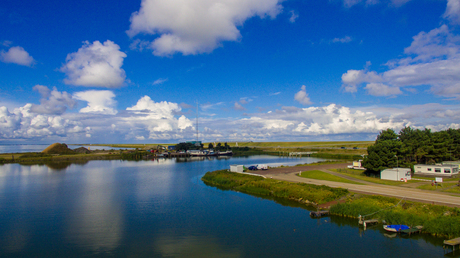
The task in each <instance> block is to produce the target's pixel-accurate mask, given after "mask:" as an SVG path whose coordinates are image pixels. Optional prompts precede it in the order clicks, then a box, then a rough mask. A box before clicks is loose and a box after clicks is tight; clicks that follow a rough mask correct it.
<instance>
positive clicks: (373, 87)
mask: <svg viewBox="0 0 460 258" xmlns="http://www.w3.org/2000/svg"><path fill="white" fill-rule="evenodd" d="M365 89H366V90H367V92H368V93H369V95H372V96H392V95H399V94H402V91H401V90H400V89H399V87H390V86H388V85H385V84H383V83H369V84H367V85H366V87H365Z"/></svg>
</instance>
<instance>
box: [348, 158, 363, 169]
mask: <svg viewBox="0 0 460 258" xmlns="http://www.w3.org/2000/svg"><path fill="white" fill-rule="evenodd" d="M361 162H363V160H362V159H360V160H358V161H356V160H355V161H353V165H350V166H348V168H352V169H361V170H365V168H364V167H362V166H361Z"/></svg>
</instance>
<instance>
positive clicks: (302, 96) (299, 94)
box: [294, 85, 312, 105]
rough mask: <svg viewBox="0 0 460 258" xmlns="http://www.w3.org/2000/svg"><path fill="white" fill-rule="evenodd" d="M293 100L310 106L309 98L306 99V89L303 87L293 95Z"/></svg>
mask: <svg viewBox="0 0 460 258" xmlns="http://www.w3.org/2000/svg"><path fill="white" fill-rule="evenodd" d="M294 99H295V100H296V101H298V102H299V103H301V104H303V105H310V104H312V102H311V101H310V98H309V97H308V93H307V87H306V86H305V85H302V87H301V88H300V91H299V92H297V93H296V94H295V95H294Z"/></svg>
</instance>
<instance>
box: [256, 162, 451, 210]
mask: <svg viewBox="0 0 460 258" xmlns="http://www.w3.org/2000/svg"><path fill="white" fill-rule="evenodd" d="M347 165H349V164H347V163H341V164H325V165H315V166H298V167H283V168H272V169H269V170H256V171H252V173H255V174H259V175H264V176H266V177H269V178H273V179H276V180H282V181H289V182H302V183H308V184H315V185H327V186H330V187H341V188H346V189H348V190H349V191H351V192H357V193H364V194H376V195H384V196H390V197H397V198H406V199H407V200H413V201H419V202H427V203H432V204H438V205H446V206H452V207H460V197H459V196H453V195H452V194H448V193H439V192H433V191H429V190H420V189H414V188H407V187H401V186H389V185H381V184H374V183H369V182H365V181H361V180H359V179H355V178H347V179H350V180H353V181H356V182H360V183H364V184H363V185H358V184H347V183H341V182H332V181H324V180H316V179H309V178H303V177H299V176H297V174H298V173H299V172H300V171H309V170H321V171H324V172H326V173H330V174H334V175H337V173H334V172H332V171H329V169H337V168H346V167H347ZM341 176H342V177H344V176H343V175H341Z"/></svg>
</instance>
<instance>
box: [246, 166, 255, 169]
mask: <svg viewBox="0 0 460 258" xmlns="http://www.w3.org/2000/svg"><path fill="white" fill-rule="evenodd" d="M248 169H249V170H257V167H256V166H249V167H248Z"/></svg>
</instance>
